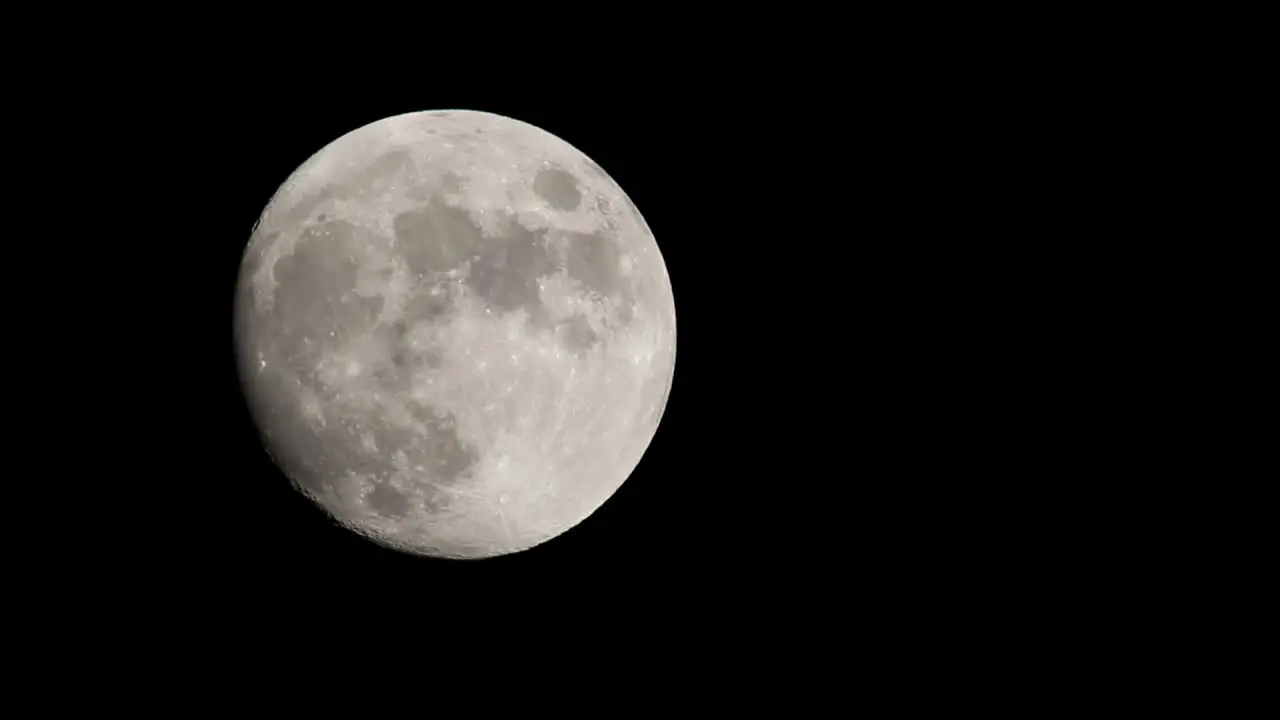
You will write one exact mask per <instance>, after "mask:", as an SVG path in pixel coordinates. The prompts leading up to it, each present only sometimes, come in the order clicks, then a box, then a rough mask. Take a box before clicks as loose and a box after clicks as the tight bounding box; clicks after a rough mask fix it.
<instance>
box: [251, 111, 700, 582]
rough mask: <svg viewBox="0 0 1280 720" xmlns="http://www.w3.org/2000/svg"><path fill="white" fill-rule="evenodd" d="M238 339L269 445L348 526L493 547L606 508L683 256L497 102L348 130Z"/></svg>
mask: <svg viewBox="0 0 1280 720" xmlns="http://www.w3.org/2000/svg"><path fill="white" fill-rule="evenodd" d="M235 325H236V328H235V330H236V332H235V339H236V352H237V358H238V362H239V367H240V374H241V379H242V382H243V386H244V389H245V394H246V399H247V402H248V405H249V408H250V410H251V413H252V415H253V418H254V421H255V422H256V424H257V425H258V428H259V430H260V432H261V434H262V436H263V439H264V442H265V444H266V447H267V450H268V451H269V452H270V454H271V456H272V457H273V458H274V459H275V461H276V463H277V464H278V465H279V467H280V468H281V470H283V472H284V473H285V474H286V475H287V476H288V477H289V478H290V479H291V480H292V481H293V482H294V484H295V485H296V486H297V487H298V488H299V489H300V490H301V491H303V492H304V493H306V494H307V495H308V496H309V497H311V498H312V499H313V500H314V501H315V502H316V503H318V504H319V505H320V506H322V507H323V508H324V509H325V510H326V511H328V512H329V513H330V514H331V515H333V517H335V518H336V519H337V520H338V521H340V522H341V523H343V524H344V525H346V526H347V527H349V528H351V529H353V530H355V531H357V532H359V533H361V534H364V535H366V536H368V537H370V538H373V539H374V540H376V541H378V542H381V543H383V544H386V545H389V546H391V547H395V548H398V549H401V550H404V551H407V552H412V553H417V554H423V555H433V556H439V557H459V558H479V557H488V556H493V555H501V554H505V553H511V552H517V551H520V550H523V549H526V548H529V547H531V546H533V545H536V544H538V543H540V542H543V541H545V540H547V539H550V538H552V537H555V536H556V535H558V534H560V533H562V532H564V531H565V530H567V529H569V528H571V527H573V526H574V525H575V524H577V523H579V522H581V521H582V520H583V519H584V518H586V517H587V516H588V515H590V514H591V513H592V512H594V511H595V510H596V509H597V508H599V507H600V505H602V504H603V503H604V502H605V500H607V499H608V498H609V496H610V495H612V494H613V493H614V492H615V491H616V490H617V489H618V487H619V486H620V485H621V484H622V483H623V481H625V480H626V478H627V476H628V475H630V474H631V472H632V470H634V469H635V467H636V465H637V464H638V463H639V461H640V457H641V455H642V454H643V453H644V451H645V449H646V448H647V447H648V445H649V442H650V441H651V440H652V438H653V435H654V432H655V431H656V429H657V426H658V421H659V418H660V417H661V415H662V411H663V408H664V406H665V405H666V400H667V393H668V390H669V389H670V386H671V377H672V372H673V370H674V366H675V347H676V319H675V305H674V302H673V299H672V293H671V284H670V280H669V279H668V277H667V270H666V266H665V264H664V263H663V259H662V255H661V254H660V253H659V251H658V246H657V244H656V243H655V242H654V239H653V235H652V234H651V233H650V231H649V228H648V226H647V225H646V224H645V222H644V220H643V219H642V218H641V217H640V213H639V212H638V211H637V210H636V208H635V206H634V205H632V203H631V201H630V200H629V199H628V198H627V196H626V195H625V194H624V193H623V192H622V189H621V188H619V187H618V185H617V184H616V183H615V182H614V181H613V180H612V179H611V178H610V177H609V176H608V175H606V174H605V172H604V171H603V170H602V169H600V167H599V166H597V165H596V164H595V163H593V162H592V161H591V160H590V159H588V158H587V157H586V156H585V155H583V154H582V153H581V152H579V151H578V150H576V149H575V148H573V147H572V146H570V145H569V144H568V143H566V142H564V141H563V140H560V139H559V138H557V137H555V136H553V135H551V134H549V133H547V132H546V131H543V130H540V129H538V128H536V127H533V126H532V125H528V124H526V123H523V122H520V121H517V120H512V119H510V118H506V117H502V116H499V115H492V114H489V113H482V112H472V111H448V112H446V111H442V112H422V113H411V114H407V115H398V116H395V117H390V118H386V119H384V120H379V121H377V122H375V123H372V124H369V125H366V126H364V127H362V128H360V129H358V130H355V131H353V132H350V133H348V134H346V135H344V136H342V137H341V138H339V139H337V140H335V141H334V142H333V143H331V144H329V145H328V146H327V147H325V148H324V149H323V150H321V151H320V152H318V153H316V154H315V155H314V156H313V157H311V158H310V159H309V160H307V161H306V162H305V163H304V164H303V165H302V167H300V168H298V170H297V171H295V172H294V173H293V175H292V176H290V177H289V179H288V180H287V181H286V182H285V183H284V185H283V186H282V187H281V188H280V189H279V191H278V192H277V193H276V195H275V196H274V197H273V198H272V199H271V202H270V203H269V204H268V205H267V208H266V209H265V210H264V211H263V213H262V217H261V218H260V219H259V221H258V224H257V226H256V227H255V228H254V231H253V235H252V237H251V238H250V241H249V245H248V248H247V249H246V250H245V255H244V261H243V263H242V267H241V272H240V278H239V285H238V295H237V299H236V321H235Z"/></svg>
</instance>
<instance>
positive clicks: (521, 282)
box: [392, 196, 556, 317]
mask: <svg viewBox="0 0 1280 720" xmlns="http://www.w3.org/2000/svg"><path fill="white" fill-rule="evenodd" d="M502 222H503V224H504V227H503V230H502V231H501V232H500V233H499V234H497V235H494V236H486V235H485V234H484V232H483V231H482V230H481V229H480V227H479V226H478V225H476V224H475V222H473V221H472V220H471V217H470V215H468V214H467V212H466V211H465V210H461V209H459V208H456V207H453V206H451V205H449V204H448V203H446V202H445V201H444V200H443V199H442V198H440V197H438V196H437V197H436V198H433V199H432V200H431V201H430V202H428V203H427V204H426V205H425V206H423V207H420V208H417V209H414V210H406V211H404V212H401V213H399V214H398V215H396V216H395V218H394V220H393V221H392V225H393V227H394V230H395V236H396V248H397V249H398V250H399V252H400V253H401V254H402V255H403V256H404V258H405V263H406V264H407V265H408V266H409V269H410V270H412V271H413V272H415V273H420V274H424V275H426V274H435V273H442V272H448V271H450V270H454V269H456V268H458V267H460V266H461V265H462V264H463V263H466V262H467V261H470V264H469V265H468V268H467V279H466V281H465V283H466V285H467V286H468V287H470V288H471V289H472V290H473V291H474V292H475V294H476V296H477V297H479V298H480V299H481V300H483V301H484V302H485V303H487V304H488V305H489V306H490V307H492V308H494V309H496V310H499V311H502V312H510V311H513V310H517V309H520V308H524V309H525V310H526V311H528V312H529V314H530V316H533V315H535V314H537V311H538V308H539V307H540V306H541V299H540V296H539V294H538V278H539V277H541V276H543V275H546V274H548V273H551V272H553V271H555V269H556V264H555V262H554V260H553V259H552V257H551V254H550V253H549V251H548V249H547V242H546V237H545V234H544V232H543V231H541V230H531V229H529V228H527V227H525V226H524V225H521V224H520V223H519V222H517V221H516V220H515V219H514V218H513V217H511V216H510V215H504V216H503V217H502ZM413 302H422V303H428V304H429V303H432V302H435V301H433V300H432V299H431V298H430V296H429V295H426V294H419V295H418V297H417V298H415V299H414V301H413ZM442 312H443V311H441V312H432V311H431V310H430V308H415V307H410V308H409V309H408V310H407V314H408V315H410V316H411V317H419V316H420V313H421V316H426V317H438V316H439V315H441V314H442Z"/></svg>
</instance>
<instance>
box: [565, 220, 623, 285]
mask: <svg viewBox="0 0 1280 720" xmlns="http://www.w3.org/2000/svg"><path fill="white" fill-rule="evenodd" d="M565 238H566V239H567V240H568V248H567V249H566V250H565V268H566V269H567V270H568V271H569V277H571V278H573V279H575V280H577V281H578V282H580V283H582V285H583V287H585V288H587V289H588V290H593V291H595V292H597V293H599V294H601V295H603V296H606V297H608V296H611V295H615V294H621V295H624V297H626V298H627V299H630V297H629V289H628V285H629V283H627V282H624V278H622V277H621V273H620V272H619V271H618V262H619V260H621V256H620V253H619V252H618V247H617V245H616V244H614V242H613V241H611V240H610V239H608V238H605V237H602V236H600V235H599V234H586V233H565Z"/></svg>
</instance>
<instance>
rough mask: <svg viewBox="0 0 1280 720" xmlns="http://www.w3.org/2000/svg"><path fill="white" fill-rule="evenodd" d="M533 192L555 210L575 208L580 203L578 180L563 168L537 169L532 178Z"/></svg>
mask: <svg viewBox="0 0 1280 720" xmlns="http://www.w3.org/2000/svg"><path fill="white" fill-rule="evenodd" d="M533 192H534V193H536V194H537V195H538V197H541V198H542V199H543V200H545V201H547V204H548V205H550V206H551V207H553V208H555V209H556V210H576V209H577V208H578V205H580V204H581V203H582V191H581V190H579V189H578V181H577V180H575V179H574V177H573V175H571V174H569V173H568V172H567V171H565V170H564V169H563V168H558V167H554V166H553V167H549V168H543V169H542V170H539V171H538V173H537V175H535V176H534V178H533Z"/></svg>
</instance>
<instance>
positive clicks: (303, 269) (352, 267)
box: [270, 220, 383, 358]
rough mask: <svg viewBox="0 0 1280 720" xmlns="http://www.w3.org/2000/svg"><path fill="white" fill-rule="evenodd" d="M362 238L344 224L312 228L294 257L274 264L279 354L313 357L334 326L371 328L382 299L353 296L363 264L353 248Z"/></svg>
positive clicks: (358, 330) (274, 315) (351, 330)
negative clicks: (361, 264)
mask: <svg viewBox="0 0 1280 720" xmlns="http://www.w3.org/2000/svg"><path fill="white" fill-rule="evenodd" d="M360 236H361V233H360V231H359V229H358V228H356V227H355V226H353V225H351V224H350V223H347V222H345V221H342V220H329V221H326V222H324V223H321V224H319V225H312V226H309V227H307V229H306V230H305V231H304V232H303V236H302V237H301V238H299V240H298V243H297V244H296V245H295V247H294V251H293V253H292V254H290V255H287V256H285V257H282V258H280V259H279V260H277V261H276V264H275V266H274V267H273V268H272V272H273V275H274V277H275V279H276V283H277V288H276V292H275V295H274V297H273V299H272V305H271V310H270V313H271V316H272V319H273V323H272V324H273V327H275V328H276V330H277V335H276V337H277V341H278V342H279V344H280V347H279V350H280V352H281V354H283V355H285V356H289V357H306V358H310V357H314V355H315V354H316V352H317V351H319V350H320V349H321V347H322V346H323V341H324V339H325V338H327V337H328V335H329V333H330V332H332V331H333V330H334V328H341V329H342V330H343V331H344V332H347V333H352V334H357V333H362V332H364V331H366V330H367V329H369V328H370V327H371V326H372V325H373V322H374V321H375V320H376V318H377V317H378V313H379V312H381V310H382V304H383V299H382V297H381V296H376V297H364V296H361V295H357V294H356V292H355V287H356V278H357V273H358V272H359V269H360V261H359V260H358V259H356V257H355V255H354V248H355V247H356V245H357V243H358V242H359V239H360Z"/></svg>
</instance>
